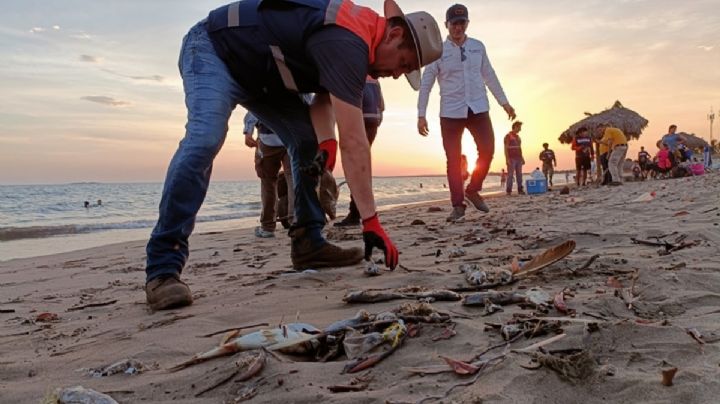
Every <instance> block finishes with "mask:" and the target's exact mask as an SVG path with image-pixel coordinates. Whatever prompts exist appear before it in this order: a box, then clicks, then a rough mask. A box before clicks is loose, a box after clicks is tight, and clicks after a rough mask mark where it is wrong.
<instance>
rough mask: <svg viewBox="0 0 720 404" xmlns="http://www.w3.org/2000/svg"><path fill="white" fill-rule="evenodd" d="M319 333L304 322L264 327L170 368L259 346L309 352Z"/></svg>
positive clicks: (315, 346)
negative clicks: (269, 327)
mask: <svg viewBox="0 0 720 404" xmlns="http://www.w3.org/2000/svg"><path fill="white" fill-rule="evenodd" d="M319 333H320V330H319V329H317V328H315V327H312V326H309V325H308V324H303V323H291V324H287V325H283V326H282V327H278V328H271V329H264V330H260V331H256V332H253V333H250V334H247V335H244V336H241V337H238V338H235V339H233V340H231V341H228V342H227V343H225V344H223V345H220V346H219V347H217V348H214V349H211V350H209V351H207V352H204V353H201V354H198V355H195V356H193V357H192V358H191V359H189V360H187V361H185V362H183V363H180V364H178V365H175V366H173V367H171V368H170V369H168V370H169V371H170V372H176V371H178V370H182V369H185V368H187V367H188V366H192V365H195V364H198V363H201V362H205V361H207V360H210V359H213V358H218V357H221V356H226V355H231V354H233V353H236V352H240V351H249V350H253V349H258V348H267V349H268V350H272V351H280V352H283V353H289V354H298V355H301V354H308V353H311V352H314V350H315V349H316V348H317V346H318V344H319V343H318V341H317V338H318V334H319Z"/></svg>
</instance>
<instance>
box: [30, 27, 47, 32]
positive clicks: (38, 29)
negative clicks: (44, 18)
mask: <svg viewBox="0 0 720 404" xmlns="http://www.w3.org/2000/svg"><path fill="white" fill-rule="evenodd" d="M43 31H45V28H43V27H32V28H30V33H32V34H34V33H36V32H43Z"/></svg>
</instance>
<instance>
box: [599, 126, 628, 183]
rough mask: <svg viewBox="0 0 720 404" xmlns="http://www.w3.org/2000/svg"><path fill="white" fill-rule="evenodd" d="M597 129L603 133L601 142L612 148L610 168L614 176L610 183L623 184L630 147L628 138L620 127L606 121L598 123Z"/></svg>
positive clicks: (609, 161) (609, 159) (609, 148)
mask: <svg viewBox="0 0 720 404" xmlns="http://www.w3.org/2000/svg"><path fill="white" fill-rule="evenodd" d="M597 130H598V132H599V133H601V134H602V138H601V139H600V141H599V143H601V144H605V145H607V147H608V150H610V155H609V157H608V168H609V170H610V175H611V176H612V182H610V184H609V185H612V186H615V185H622V183H623V171H624V165H625V156H626V155H627V149H628V145H627V138H626V137H625V134H624V133H623V132H622V131H621V130H620V129H618V128H613V127H611V126H610V125H608V124H606V123H602V124H600V125H598V129H597Z"/></svg>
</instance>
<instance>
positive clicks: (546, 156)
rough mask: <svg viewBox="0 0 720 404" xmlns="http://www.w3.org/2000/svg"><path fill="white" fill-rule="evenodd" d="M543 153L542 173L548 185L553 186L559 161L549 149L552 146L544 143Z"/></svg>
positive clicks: (541, 154) (541, 155)
mask: <svg viewBox="0 0 720 404" xmlns="http://www.w3.org/2000/svg"><path fill="white" fill-rule="evenodd" d="M542 147H543V151H541V152H540V157H539V158H540V161H542V173H543V175H544V176H545V179H546V180H547V182H548V185H550V186H552V185H553V174H555V167H557V160H556V159H555V152H554V151H552V150H551V149H549V147H550V145H549V144H547V143H543V145H542Z"/></svg>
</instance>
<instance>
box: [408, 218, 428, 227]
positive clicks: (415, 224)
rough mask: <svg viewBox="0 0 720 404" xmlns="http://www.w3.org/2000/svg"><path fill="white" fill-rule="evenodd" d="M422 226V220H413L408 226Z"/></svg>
mask: <svg viewBox="0 0 720 404" xmlns="http://www.w3.org/2000/svg"><path fill="white" fill-rule="evenodd" d="M424 224H425V222H423V221H422V220H420V219H415V220H413V221H412V222H411V223H410V226H422V225H424Z"/></svg>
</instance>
